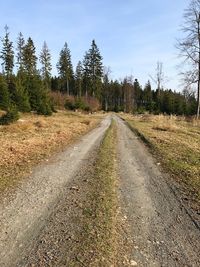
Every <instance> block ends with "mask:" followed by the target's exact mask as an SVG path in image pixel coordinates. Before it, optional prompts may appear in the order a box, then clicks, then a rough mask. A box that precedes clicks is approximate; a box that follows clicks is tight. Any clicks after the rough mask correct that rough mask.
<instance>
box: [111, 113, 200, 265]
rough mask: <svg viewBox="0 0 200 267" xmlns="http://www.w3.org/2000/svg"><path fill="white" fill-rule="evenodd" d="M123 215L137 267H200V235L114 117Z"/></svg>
mask: <svg viewBox="0 0 200 267" xmlns="http://www.w3.org/2000/svg"><path fill="white" fill-rule="evenodd" d="M116 121H117V127H118V172H119V177H120V188H119V190H120V199H121V206H122V211H123V213H124V214H125V218H127V222H128V224H129V225H130V237H131V239H132V242H133V246H132V259H133V260H134V262H136V263H137V264H138V265H137V266H148V267H150V266H164V267H165V266H166V267H174V266H180V267H183V266H191V267H198V266H200V256H199V255H200V231H199V229H198V228H197V227H196V225H195V224H194V222H193V221H192V219H191V218H190V217H189V216H188V214H187V213H186V211H185V209H184V208H183V207H182V206H181V204H180V201H179V200H178V199H177V198H176V196H175V194H174V193H173V190H172V189H171V187H170V185H169V183H168V182H167V181H166V179H167V176H165V175H163V174H161V172H160V171H159V169H158V166H157V165H156V163H155V160H153V158H152V157H151V155H150V154H149V153H148V151H147V149H146V147H145V145H144V144H143V143H142V142H141V141H140V140H139V139H138V137H137V136H136V135H135V134H134V133H133V132H132V131H131V130H130V129H129V128H128V127H127V125H126V123H125V122H124V121H122V120H121V119H120V118H118V117H116Z"/></svg>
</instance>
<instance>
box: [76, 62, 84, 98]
mask: <svg viewBox="0 0 200 267" xmlns="http://www.w3.org/2000/svg"><path fill="white" fill-rule="evenodd" d="M82 84H83V67H82V63H81V61H79V62H78V64H77V67H76V73H75V88H76V94H77V96H79V97H81V96H82Z"/></svg>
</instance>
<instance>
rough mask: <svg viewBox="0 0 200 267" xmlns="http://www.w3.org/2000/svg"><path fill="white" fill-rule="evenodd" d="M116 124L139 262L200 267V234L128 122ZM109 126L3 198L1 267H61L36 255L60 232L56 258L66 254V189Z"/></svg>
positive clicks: (123, 202) (122, 195) (122, 184)
mask: <svg viewBox="0 0 200 267" xmlns="http://www.w3.org/2000/svg"><path fill="white" fill-rule="evenodd" d="M113 118H114V119H115V121H116V124H117V131H118V140H117V162H118V165H117V168H118V174H119V188H118V192H119V200H120V203H119V205H120V206H121V208H122V214H123V216H124V218H126V221H127V227H128V231H129V238H130V239H131V240H132V242H131V244H132V245H131V259H132V263H133V262H134V264H137V266H150V267H151V266H166V267H167V266H169V267H171V266H172V267H173V266H180V267H183V266H191V267H197V266H200V258H199V254H200V245H199V240H200V231H199V229H198V228H197V227H196V225H195V224H194V222H193V221H192V219H191V218H190V217H189V216H188V214H187V212H186V210H185V209H184V207H183V206H182V205H181V203H180V201H179V199H178V198H177V197H176V196H175V194H174V191H173V190H172V189H171V186H170V183H169V182H168V180H167V176H166V175H164V174H162V173H161V171H160V170H159V167H158V166H157V164H156V161H155V159H153V158H152V156H151V155H150V153H149V152H148V150H147V148H146V147H145V145H144V144H143V143H142V142H141V141H140V140H139V139H138V137H137V136H135V134H134V133H133V132H132V131H131V130H130V129H129V128H128V127H127V125H126V123H125V122H124V121H122V120H121V119H120V118H118V117H117V116H113ZM110 122H111V116H108V117H107V118H106V119H104V120H103V121H102V123H101V125H100V126H99V127H98V128H96V129H94V130H92V131H91V132H90V133H88V134H87V135H85V136H84V137H82V138H81V140H80V141H79V142H77V143H76V144H73V145H71V146H70V147H68V148H66V149H65V150H64V151H63V152H61V153H59V154H58V155H57V156H54V157H52V158H51V159H50V160H49V161H48V162H47V163H43V164H41V165H39V166H37V167H36V168H35V169H34V171H33V174H32V175H31V177H29V179H25V180H23V182H22V183H21V184H20V185H19V186H18V188H17V190H16V192H15V193H14V194H13V195H10V196H7V197H6V198H4V201H3V202H2V203H1V204H0V267H16V266H18V267H19V266H20V267H22V266H37V267H38V266H59V265H55V264H54V265H51V264H50V262H51V255H49V256H48V255H47V256H48V257H47V256H46V258H45V261H42V262H43V263H41V264H39V263H38V264H37V263H35V261H34V259H31V257H32V256H30V254H31V255H34V250H36V246H35V244H36V243H37V241H38V236H39V235H40V236H41V235H42V232H45V240H46V239H49V240H50V239H52V235H53V234H52V233H53V231H54V233H55V232H56V233H57V239H56V241H55V240H54V241H53V242H52V244H51V251H52V250H54V247H53V248H52V246H55V247H56V246H57V251H58V253H61V254H62V253H63V250H62V247H58V243H59V242H60V243H59V244H60V246H62V242H64V241H63V240H62V242H61V241H59V242H58V240H61V239H64V237H65V235H64V232H65V230H64V229H63V227H65V225H67V224H70V215H69V216H67V212H68V209H67V207H66V203H67V202H66V201H65V205H62V201H63V199H64V198H66V191H65V190H66V187H68V186H69V184H70V181H71V180H72V178H73V179H76V176H77V174H78V173H79V176H80V174H82V173H83V171H82V170H83V169H87V165H88V164H89V162H92V157H93V152H94V151H97V149H98V147H99V145H100V143H101V140H102V138H103V136H104V133H105V131H106V129H107V128H108V127H109V125H110ZM75 189H76V188H75ZM70 197H71V196H70ZM59 207H60V208H59ZM61 207H62V209H61ZM54 209H56V210H57V213H55V214H54V213H53V210H54ZM65 212H66V216H65ZM59 214H62V216H61V217H59ZM56 220H57V221H59V223H56ZM62 220H63V221H62ZM49 221H50V223H49ZM77 222H78V220H77ZM77 222H75V223H77ZM73 223H74V222H73ZM63 225H64V226H63ZM52 229H53V230H52ZM77 229H78V226H77ZM70 231H71V230H70ZM68 232H69V229H68ZM62 233H63V238H61V235H62ZM59 236H60V238H59ZM39 243H40V244H39V245H37V247H39V246H41V247H43V250H44V247H45V244H43V242H39ZM34 246H35V247H34ZM70 249H71V248H70ZM41 251H42V250H41ZM41 251H40V252H41ZM55 251H56V248H55ZM41 253H42V252H41ZM56 253H57V252H56ZM36 254H37V257H39V256H40V255H39V256H38V252H37V253H36ZM52 257H53V256H52ZM47 258H48V259H47ZM31 261H32V262H31ZM33 262H34V263H33ZM36 262H37V261H36ZM45 262H46V263H45ZM47 262H48V263H47ZM80 266H82V265H80ZM135 266H136V265H135ZM105 267H106V266H105ZM119 267H121V266H119Z"/></svg>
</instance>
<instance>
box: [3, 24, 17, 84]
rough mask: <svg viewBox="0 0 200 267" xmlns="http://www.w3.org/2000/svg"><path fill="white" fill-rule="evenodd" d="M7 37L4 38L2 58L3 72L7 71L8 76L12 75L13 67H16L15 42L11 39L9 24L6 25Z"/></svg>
mask: <svg viewBox="0 0 200 267" xmlns="http://www.w3.org/2000/svg"><path fill="white" fill-rule="evenodd" d="M5 32H6V34H5V37H4V38H2V51H1V55H0V58H1V59H2V61H3V63H2V69H3V73H5V75H6V77H7V78H8V79H9V77H10V76H11V75H12V72H13V67H14V50H13V43H12V42H11V41H10V39H9V32H8V26H7V25H6V26H5Z"/></svg>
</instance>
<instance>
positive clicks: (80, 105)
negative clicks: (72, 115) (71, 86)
mask: <svg viewBox="0 0 200 267" xmlns="http://www.w3.org/2000/svg"><path fill="white" fill-rule="evenodd" d="M74 105H75V109H82V110H85V107H86V104H85V102H83V100H82V99H81V98H79V99H77V100H76V101H75V103H74Z"/></svg>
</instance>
